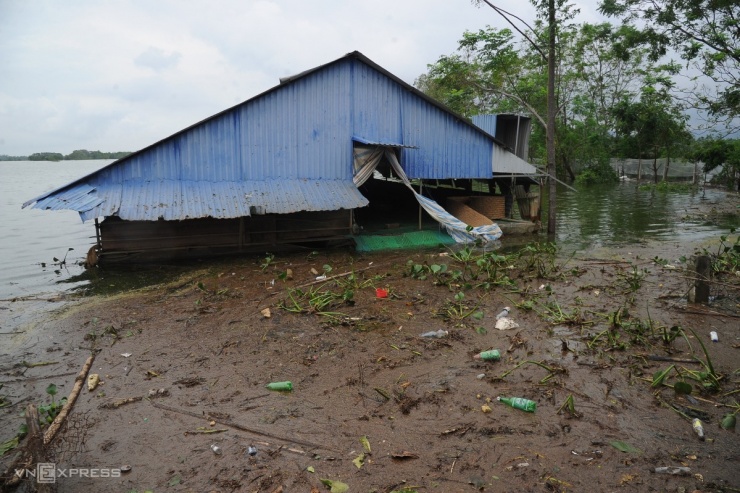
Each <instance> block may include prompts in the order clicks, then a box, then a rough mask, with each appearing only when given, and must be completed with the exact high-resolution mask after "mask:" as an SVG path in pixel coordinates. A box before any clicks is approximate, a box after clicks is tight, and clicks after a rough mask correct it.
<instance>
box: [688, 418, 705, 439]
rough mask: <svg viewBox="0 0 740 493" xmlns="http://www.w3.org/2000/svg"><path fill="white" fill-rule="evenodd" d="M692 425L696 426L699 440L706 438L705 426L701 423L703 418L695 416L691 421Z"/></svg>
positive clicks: (695, 429)
mask: <svg viewBox="0 0 740 493" xmlns="http://www.w3.org/2000/svg"><path fill="white" fill-rule="evenodd" d="M691 426H692V427H693V428H694V431H695V432H696V434H697V435H699V440H704V426H703V425H702V424H701V420H700V419H699V418H694V419H693V420H692V421H691Z"/></svg>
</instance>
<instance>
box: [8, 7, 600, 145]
mask: <svg viewBox="0 0 740 493" xmlns="http://www.w3.org/2000/svg"><path fill="white" fill-rule="evenodd" d="M575 3H576V4H578V6H579V8H580V9H581V15H580V16H579V18H578V21H580V22H598V21H600V20H603V19H602V18H601V17H600V16H598V14H596V13H595V4H596V3H595V1H592V0H579V1H577V2H575ZM500 5H501V6H502V7H503V8H506V9H507V10H509V11H511V12H513V13H515V14H517V15H519V16H520V17H522V18H523V19H525V20H527V21H528V22H530V23H531V22H532V21H533V20H534V10H533V7H532V6H531V4H530V3H529V2H527V1H525V0H518V1H516V2H512V1H507V2H502V3H501V4H500ZM486 25H491V26H495V27H505V26H506V24H505V23H504V21H503V20H502V19H501V18H500V17H498V16H497V15H496V14H495V13H494V12H493V10H491V9H490V8H489V7H487V6H483V7H481V8H477V7H475V6H473V5H472V4H471V2H470V0H202V1H201V0H125V1H124V0H121V1H118V0H110V1H99V0H64V1H58V0H48V1H42V0H0V154H8V155H12V156H18V155H21V156H25V155H29V154H33V153H35V152H61V153H63V154H69V153H70V152H72V151H73V150H75V149H87V150H100V151H104V152H113V151H135V150H138V149H141V148H143V147H146V146H148V145H150V144H152V143H154V142H157V141H159V140H161V139H163V138H165V137H167V136H169V135H172V134H173V133H175V132H177V131H179V130H182V129H183V128H185V127H188V126H190V125H192V124H193V123H196V122H198V121H200V120H202V119H204V118H206V117H208V116H211V115H213V114H215V113H218V112H220V111H222V110H224V109H226V108H229V107H231V106H234V105H235V104H238V103H240V102H242V101H245V100H247V99H250V98H252V97H254V96H256V95H257V94H259V93H261V92H263V91H265V90H267V89H269V88H271V87H273V86H275V85H277V84H278V82H279V81H278V79H279V78H280V77H284V76H287V75H293V74H296V73H298V72H302V71H304V70H307V69H310V68H313V67H316V66H318V65H322V64H324V63H327V62H330V61H332V60H335V59H337V58H340V57H342V56H344V55H345V54H347V53H349V52H352V51H355V50H357V51H360V52H362V53H363V54H364V55H366V56H367V57H368V58H370V59H371V60H373V61H374V62H376V63H377V64H379V65H380V66H382V67H384V68H385V69H387V70H389V71H390V72H392V73H393V74H395V75H397V76H398V77H400V78H401V79H403V80H404V81H406V82H408V83H409V84H413V82H414V80H415V79H416V78H417V77H418V76H419V75H421V74H423V73H424V72H425V71H426V66H427V64H430V63H434V62H435V61H436V60H437V58H438V57H439V56H440V55H446V54H450V53H452V52H454V51H455V49H456V48H457V42H458V40H459V39H460V38H461V35H462V33H463V32H464V31H465V30H471V31H474V30H478V29H480V28H484V27H485V26H486Z"/></svg>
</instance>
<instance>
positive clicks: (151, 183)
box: [27, 53, 509, 220]
mask: <svg viewBox="0 0 740 493" xmlns="http://www.w3.org/2000/svg"><path fill="white" fill-rule="evenodd" d="M353 136H361V137H362V138H363V139H365V140H367V141H369V142H386V143H388V142H390V143H394V144H398V145H402V146H405V147H404V148H402V149H401V162H402V165H403V167H404V169H405V170H406V173H407V175H408V176H409V177H410V178H429V179H434V178H437V179H449V178H489V177H490V176H491V172H492V164H491V163H492V162H493V171H494V172H501V170H503V169H506V170H508V169H509V168H504V167H503V164H506V163H507V162H508V157H506V155H505V154H502V152H503V150H502V149H498V148H497V147H496V146H495V145H494V146H493V149H494V152H492V140H491V136H489V135H487V134H486V133H485V132H483V131H482V130H480V129H479V128H478V127H475V126H474V125H472V124H471V123H470V122H469V121H467V120H465V119H464V118H462V117H460V116H459V115H456V114H454V113H452V112H450V111H448V110H446V109H445V108H444V107H443V106H442V105H440V104H439V103H437V102H434V101H433V100H431V99H430V98H429V97H427V96H425V95H423V94H422V93H420V92H419V91H417V90H416V89H415V88H413V87H411V86H409V85H408V84H406V83H404V82H403V81H401V80H400V79H398V78H397V77H395V76H394V75H392V74H390V73H388V72H387V71H385V70H384V69H382V68H381V67H379V66H377V65H375V64H374V63H373V62H371V61H369V60H367V59H365V58H364V57H363V56H362V55H361V54H358V53H353V54H349V55H347V56H346V57H343V58H341V59H339V60H336V61H335V62H332V63H329V64H327V65H324V66H322V67H319V68H317V69H313V70H310V71H307V72H306V73H305V74H303V75H301V76H300V77H295V78H291V79H289V82H286V83H284V84H281V85H279V86H276V87H275V88H273V89H271V90H269V91H267V92H265V93H263V94H261V95H259V96H256V97H254V98H252V99H250V100H248V101H246V102H244V103H241V104H239V105H237V106H234V107H233V108H230V109H228V110H225V111H223V112H221V113H219V114H217V115H214V116H212V117H210V118H208V119H206V120H204V121H202V122H199V123H196V124H194V125H193V126H191V127H189V128H187V129H184V130H182V131H180V132H178V133H176V134H174V135H172V136H170V137H168V138H165V139H163V140H162V141H160V142H157V143H155V144H153V145H151V146H149V147H147V148H145V149H143V150H141V151H139V152H137V153H135V154H133V155H131V156H129V157H127V158H124V159H121V160H119V161H116V162H115V163H112V164H111V165H109V166H108V167H106V168H103V169H101V170H99V171H98V172H96V173H93V174H91V175H88V176H86V177H84V178H82V179H80V180H77V181H76V182H73V183H71V184H69V185H67V186H65V187H62V188H60V189H57V190H55V191H53V192H49V193H47V194H45V195H42V196H40V197H37V198H36V199H33V200H31V201H29V202H28V203H27V204H30V203H32V202H34V201H38V202H37V203H36V206H37V207H39V206H43V207H44V208H54V209H56V208H67V209H73V210H77V211H78V212H80V214H81V216H82V218H83V220H86V219H92V218H95V217H101V216H110V215H116V214H117V215H119V216H120V217H121V218H124V219H134V220H136V219H140V220H157V219H159V218H163V219H166V220H182V219H187V218H199V217H222V218H228V217H240V216H246V215H249V214H250V207H257V208H258V209H259V210H260V211H264V212H275V213H288V212H295V211H300V210H307V211H318V210H335V209H341V208H353V207H361V206H363V205H365V204H366V200H365V199H364V198H363V197H362V196H361V194H360V193H359V192H358V191H357V190H356V189H355V188H353V185H352V138H353ZM499 151H501V152H499ZM492 154H493V156H492Z"/></svg>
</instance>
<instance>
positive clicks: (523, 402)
mask: <svg viewBox="0 0 740 493" xmlns="http://www.w3.org/2000/svg"><path fill="white" fill-rule="evenodd" d="M496 399H497V400H499V401H501V402H503V403H504V404H508V405H510V406H511V407H513V408H514V409H521V410H522V411H527V412H528V413H533V412H535V410H536V409H537V403H536V402H535V401H530V400H529V399H523V398H521V397H496Z"/></svg>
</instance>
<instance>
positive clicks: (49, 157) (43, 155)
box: [28, 152, 64, 161]
mask: <svg viewBox="0 0 740 493" xmlns="http://www.w3.org/2000/svg"><path fill="white" fill-rule="evenodd" d="M63 159H64V156H63V155H61V154H60V153H58V152H37V153H35V154H31V155H30V156H28V160H29V161H61V160H63Z"/></svg>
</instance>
